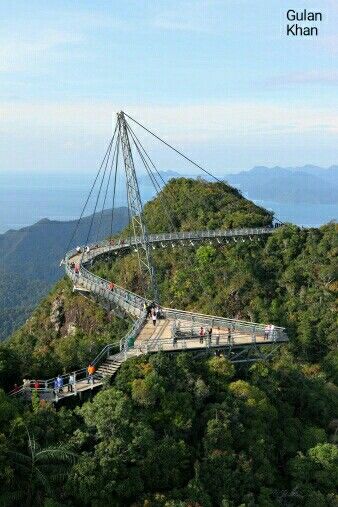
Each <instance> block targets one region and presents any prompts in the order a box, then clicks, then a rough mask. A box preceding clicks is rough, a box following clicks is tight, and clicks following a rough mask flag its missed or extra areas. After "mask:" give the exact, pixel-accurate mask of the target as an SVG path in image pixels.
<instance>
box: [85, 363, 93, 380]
mask: <svg viewBox="0 0 338 507" xmlns="http://www.w3.org/2000/svg"><path fill="white" fill-rule="evenodd" d="M87 373H88V384H89V383H91V384H94V373H95V366H94V365H93V364H92V363H89V365H88V367H87Z"/></svg>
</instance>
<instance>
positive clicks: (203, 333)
mask: <svg viewBox="0 0 338 507" xmlns="http://www.w3.org/2000/svg"><path fill="white" fill-rule="evenodd" d="M204 337H205V329H204V327H203V326H201V329H200V343H203V342H204Z"/></svg>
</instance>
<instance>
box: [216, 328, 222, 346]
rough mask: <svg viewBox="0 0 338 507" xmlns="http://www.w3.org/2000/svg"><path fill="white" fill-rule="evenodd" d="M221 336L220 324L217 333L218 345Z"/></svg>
mask: <svg viewBox="0 0 338 507" xmlns="http://www.w3.org/2000/svg"><path fill="white" fill-rule="evenodd" d="M220 336H221V328H220V327H219V326H218V328H217V333H216V345H219V339H220Z"/></svg>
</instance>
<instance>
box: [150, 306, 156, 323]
mask: <svg viewBox="0 0 338 507" xmlns="http://www.w3.org/2000/svg"><path fill="white" fill-rule="evenodd" d="M151 318H152V320H153V324H154V326H156V321H157V314H156V311H155V308H153V309H152V311H151Z"/></svg>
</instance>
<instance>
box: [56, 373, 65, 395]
mask: <svg viewBox="0 0 338 507" xmlns="http://www.w3.org/2000/svg"><path fill="white" fill-rule="evenodd" d="M56 381H57V388H58V392H59V393H62V392H63V378H62V377H61V375H58V376H57V379H56Z"/></svg>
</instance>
